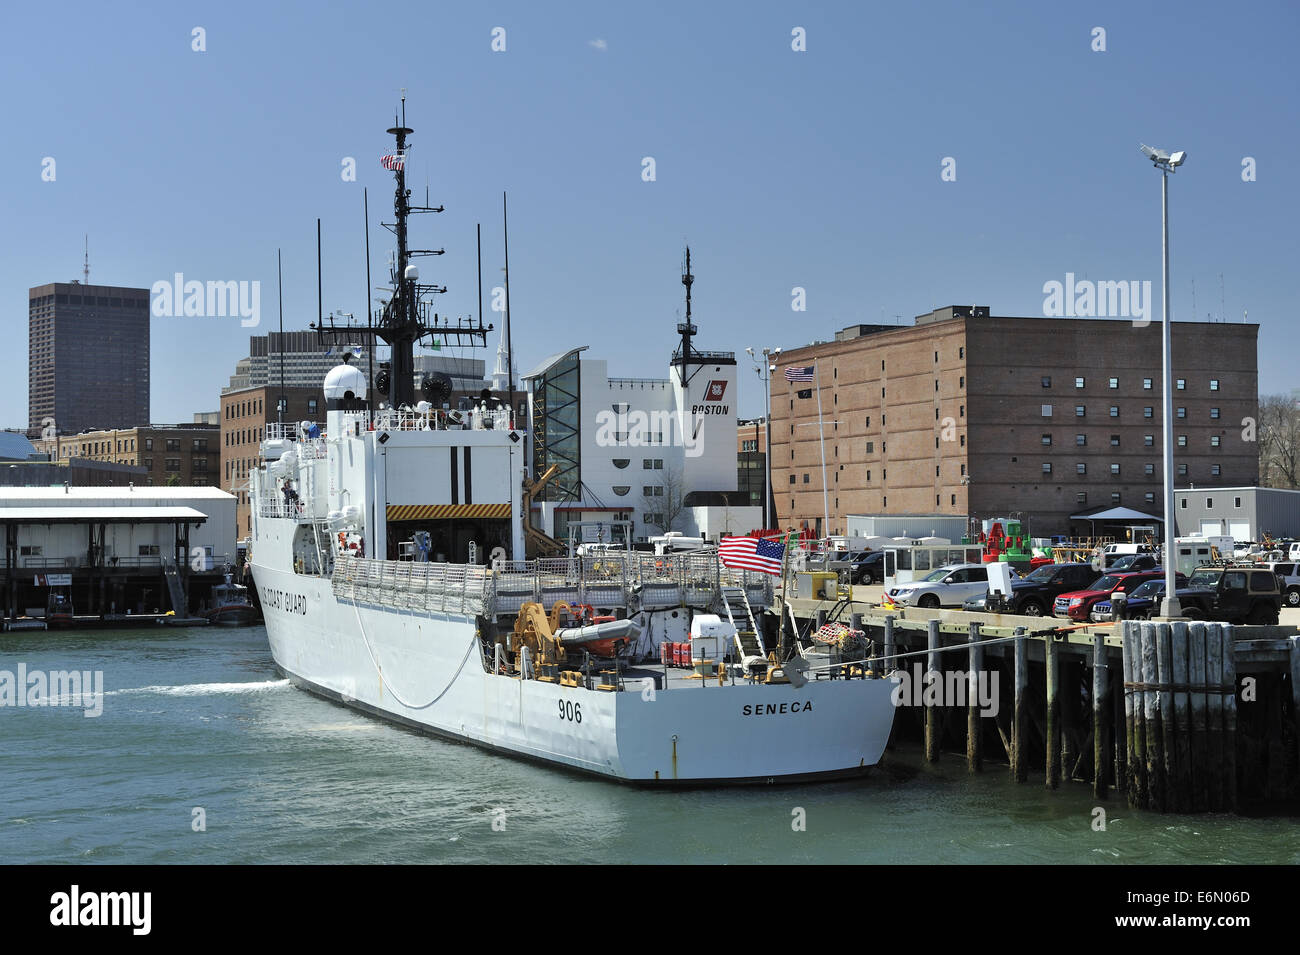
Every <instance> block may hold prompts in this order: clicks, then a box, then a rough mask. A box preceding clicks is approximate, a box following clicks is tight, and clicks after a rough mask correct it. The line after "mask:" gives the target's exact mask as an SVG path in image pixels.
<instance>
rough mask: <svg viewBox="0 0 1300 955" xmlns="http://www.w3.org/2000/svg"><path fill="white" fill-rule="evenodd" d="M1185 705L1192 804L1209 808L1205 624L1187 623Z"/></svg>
mask: <svg viewBox="0 0 1300 955" xmlns="http://www.w3.org/2000/svg"><path fill="white" fill-rule="evenodd" d="M1187 683H1188V693H1187V705H1188V709H1189V710H1190V711H1191V719H1192V806H1193V808H1194V810H1195V811H1196V812H1205V811H1206V810H1208V809H1209V808H1210V757H1209V742H1208V739H1207V735H1206V728H1205V719H1206V702H1205V701H1206V692H1205V687H1206V685H1205V624H1203V623H1191V624H1188V626H1187Z"/></svg>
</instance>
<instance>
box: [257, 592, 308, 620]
mask: <svg viewBox="0 0 1300 955" xmlns="http://www.w3.org/2000/svg"><path fill="white" fill-rule="evenodd" d="M262 606H263V607H269V608H270V609H272V610H283V611H284V612H285V613H300V614H302V615H304V616H306V614H307V598H306V597H305V596H304V595H302V594H293V593H290V592H289V591H287V590H272V589H271V588H269V587H263V588H262Z"/></svg>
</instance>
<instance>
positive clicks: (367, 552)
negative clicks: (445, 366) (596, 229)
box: [250, 126, 894, 785]
mask: <svg viewBox="0 0 1300 955" xmlns="http://www.w3.org/2000/svg"><path fill="white" fill-rule="evenodd" d="M390 132H391V133H393V134H394V135H396V136H397V146H398V149H397V155H398V156H403V155H404V154H405V137H406V135H407V134H409V133H410V130H409V129H406V128H405V127H404V126H397V127H394V129H392V130H390ZM396 165H397V168H396V170H395V172H396V176H397V203H396V207H397V208H396V211H397V225H396V228H395V229H394V231H395V233H396V235H397V238H398V252H397V258H396V263H397V264H396V268H395V269H394V286H393V293H392V298H391V300H390V301H389V302H388V303H387V304H386V305H385V307H384V310H383V314H382V316H380V317H379V320H378V324H377V336H378V337H379V338H381V339H382V340H384V341H385V342H387V343H388V344H389V345H391V347H392V362H391V370H390V371H389V373H388V375H387V376H386V377H387V382H386V384H387V386H388V390H389V395H388V400H387V401H376V402H374V404H375V405H376V407H373V408H372V407H371V400H370V399H371V395H370V392H371V389H370V387H369V382H368V381H367V378H366V375H365V374H363V373H362V371H361V370H360V369H359V368H357V367H353V366H351V365H348V364H346V363H345V364H341V365H339V366H337V367H335V368H334V369H333V370H332V371H330V373H329V375H328V376H327V377H326V379H325V383H324V392H325V401H326V420H325V423H324V430H323V431H322V430H321V429H320V427H319V425H317V424H308V423H302V424H293V425H283V426H270V427H268V429H267V436H266V437H267V439H266V441H265V442H264V443H263V446H262V450H263V458H264V461H263V463H262V464H261V465H260V466H259V467H257V468H256V469H255V470H254V472H253V473H252V475H251V483H250V494H251V502H252V513H253V524H252V539H251V561H252V571H253V576H254V580H255V582H256V587H257V590H258V593H259V596H260V598H261V604H262V612H263V616H264V618H265V622H266V630H267V635H268V638H269V641H270V646H271V652H272V654H273V656H274V658H275V662H276V664H277V666H278V667H279V668H280V669H281V670H282V671H283V672H284V673H285V674H286V675H287V676H288V678H289V679H290V680H292V681H293V683H295V684H296V685H298V686H300V687H302V688H303V689H306V690H309V691H311V692H314V693H317V694H320V695H323V696H326V697H329V698H331V699H334V700H337V701H341V702H343V703H345V704H347V705H349V706H352V707H355V708H357V709H360V710H363V711H365V712H367V713H370V714H373V715H375V716H378V717H382V718H384V719H388V720H392V721H395V722H398V723H401V724H405V725H407V726H411V727H414V728H418V729H421V730H427V731H430V732H433V733H436V734H440V735H443V736H447V737H451V738H454V739H458V740H463V741H466V742H470V743H474V744H477V745H479V746H483V747H487V748H490V749H492V750H496V751H499V752H501V753H505V754H509V755H513V756H519V757H525V758H530V759H534V760H539V761H542V762H546V763H551V764H557V765H560V766H564V767H569V768H572V769H576V770H582V771H586V772H588V773H593V774H596V775H600V776H607V777H611V778H613V779H618V780H626V781H632V782H637V783H646V784H656V783H659V784H674V783H676V784H697V785H698V784H706V783H708V784H713V783H738V782H767V783H772V782H784V781H793V780H798V779H808V778H821V777H832V776H840V775H849V774H855V773H859V772H862V771H863V770H864V769H865V768H867V767H869V766H871V765H873V764H875V763H876V762H877V761H878V760H879V758H880V756H881V754H882V752H883V751H884V748H885V744H886V742H887V740H888V737H889V733H890V728H891V726H892V723H893V714H894V709H893V705H892V702H891V698H890V695H891V694H890V691H891V689H892V686H893V685H892V684H891V683H890V682H889V681H888V680H884V679H873V678H869V677H868V676H867V675H866V674H865V672H864V671H863V669H862V668H859V669H858V670H857V671H856V674H855V675H854V678H839V679H809V678H808V676H809V675H811V674H807V673H805V669H806V664H805V663H804V661H802V659H791V660H787V661H782V660H781V659H780V658H779V657H778V653H779V652H780V651H779V650H778V649H777V648H771V647H768V646H767V645H766V644H765V643H764V640H763V637H762V631H761V628H759V627H758V626H757V625H756V623H755V620H754V616H753V615H754V612H755V611H756V610H757V611H759V612H761V610H762V609H763V608H764V607H766V606H769V605H770V603H771V601H772V590H773V586H772V581H773V578H772V577H771V576H769V575H766V574H761V573H755V572H752V571H742V570H735V569H732V568H728V567H724V566H722V565H721V564H720V563H719V562H718V559H717V555H716V551H714V552H704V553H696V554H678V555H674V556H673V557H672V559H670V560H665V559H664V558H663V557H662V556H659V557H656V556H655V555H641V554H635V553H631V552H623V553H614V552H604V553H600V554H596V555H593V556H582V557H577V556H575V557H539V558H536V559H532V560H528V559H525V555H526V551H525V546H526V544H525V542H526V538H528V537H530V536H532V535H535V532H532V531H530V530H529V528H528V524H527V522H526V520H525V514H526V513H527V508H528V506H529V503H530V489H531V488H532V487H533V483H532V482H531V481H529V480H526V477H525V476H526V473H527V470H528V468H527V461H526V460H525V453H526V451H525V449H526V446H527V443H528V442H527V440H525V435H524V434H523V433H522V432H521V431H520V430H517V429H516V427H515V424H516V423H515V422H514V421H513V420H512V417H511V409H510V408H509V407H502V406H499V405H498V406H495V407H494V406H493V404H494V403H493V402H491V401H485V402H483V403H482V404H480V405H479V406H478V407H476V408H475V409H474V410H472V411H470V412H468V413H460V412H457V411H452V410H447V409H446V408H441V407H436V406H435V405H436V404H442V403H443V402H442V401H440V400H438V399H440V398H442V397H444V394H445V389H440V388H439V387H438V385H437V383H429V382H425V385H426V388H425V395H426V398H428V399H432V400H423V401H419V402H417V401H415V395H414V391H415V388H414V375H413V372H412V345H413V343H414V342H415V341H416V340H418V339H419V338H421V337H422V336H423V335H426V334H430V333H435V334H438V335H439V336H440V337H443V338H444V339H445V338H446V337H451V336H460V337H461V338H462V339H463V338H478V337H479V336H480V335H481V334H482V332H483V331H484V330H483V329H482V326H481V325H478V326H474V325H466V324H465V323H464V322H463V321H457V322H455V323H452V322H450V321H447V320H444V319H440V318H439V317H438V316H437V315H432V316H430V314H429V312H428V310H427V308H426V307H425V305H424V297H425V296H426V295H427V294H428V293H429V292H430V291H440V290H438V289H432V287H429V286H422V285H420V284H419V278H418V274H417V273H416V271H415V269H414V267H412V266H410V265H409V262H408V250H407V248H406V215H407V213H408V212H409V211H414V210H412V209H411V208H410V207H409V205H408V198H409V193H408V192H407V191H406V189H405V183H404V173H403V170H402V164H400V163H398V164H396ZM321 330H322V333H339V334H350V335H351V334H356V333H357V332H358V329H356V328H349V329H347V330H346V331H343V330H340V329H335V328H333V327H332V326H331V327H330V328H322V329H321ZM489 561H490V563H489ZM684 618H689V620H690V632H691V634H692V639H691V640H690V641H689V643H690V649H689V651H687V654H686V655H687V656H688V658H689V659H684V660H680V661H679V662H681V663H684V664H685V666H682V667H677V668H674V667H669V666H667V665H665V664H664V663H663V662H662V661H663V660H664V659H665V656H664V655H661V652H660V651H661V646H660V645H661V644H663V643H664V636H663V635H664V634H665V633H671V632H672V630H671V627H670V626H669V623H670V621H677V622H678V623H679V625H680V624H681V623H682V622H684ZM683 629H684V626H683ZM674 649H676V650H677V652H678V656H680V655H681V649H680V647H674ZM796 654H797V651H796ZM647 660H649V661H650V662H648V663H647V662H646V661H647ZM838 675H840V676H844V675H846V674H838Z"/></svg>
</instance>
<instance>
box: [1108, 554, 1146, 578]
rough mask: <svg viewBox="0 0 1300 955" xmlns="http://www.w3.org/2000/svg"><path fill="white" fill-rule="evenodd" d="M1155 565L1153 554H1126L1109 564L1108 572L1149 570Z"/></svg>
mask: <svg viewBox="0 0 1300 955" xmlns="http://www.w3.org/2000/svg"><path fill="white" fill-rule="evenodd" d="M1155 565H1156V558H1155V555H1154V554H1127V555H1125V556H1124V557H1121V558H1119V560H1117V561H1115V563H1113V564H1111V565H1110V568H1109V569H1108V571H1107V572H1108V573H1112V574H1124V573H1129V574H1131V573H1134V572H1135V571H1139V570H1150V569H1151V568H1152V567H1154V566H1155Z"/></svg>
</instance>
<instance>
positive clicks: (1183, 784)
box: [1169, 620, 1196, 812]
mask: <svg viewBox="0 0 1300 955" xmlns="http://www.w3.org/2000/svg"><path fill="white" fill-rule="evenodd" d="M1169 630H1170V638H1171V642H1170V651H1171V656H1172V661H1171V662H1172V665H1173V669H1172V680H1173V684H1174V692H1173V706H1174V709H1173V719H1172V721H1171V722H1172V724H1173V728H1174V744H1175V749H1176V754H1175V756H1176V758H1175V760H1174V766H1175V772H1174V776H1173V779H1172V781H1171V783H1170V788H1171V789H1172V790H1173V791H1174V792H1176V793H1177V794H1178V808H1179V810H1180V811H1182V812H1195V811H1196V809H1195V801H1194V798H1193V797H1194V794H1195V792H1196V787H1195V785H1194V784H1193V783H1192V777H1193V774H1194V773H1195V771H1196V770H1195V766H1194V764H1193V762H1192V739H1191V735H1192V718H1191V709H1190V704H1189V702H1188V699H1189V691H1188V686H1187V681H1188V670H1189V666H1188V654H1189V644H1188V638H1187V624H1186V623H1185V622H1183V621H1181V620H1179V621H1175V622H1174V623H1173V624H1171V625H1170V627H1169Z"/></svg>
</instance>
